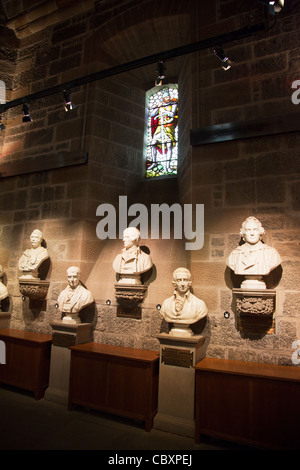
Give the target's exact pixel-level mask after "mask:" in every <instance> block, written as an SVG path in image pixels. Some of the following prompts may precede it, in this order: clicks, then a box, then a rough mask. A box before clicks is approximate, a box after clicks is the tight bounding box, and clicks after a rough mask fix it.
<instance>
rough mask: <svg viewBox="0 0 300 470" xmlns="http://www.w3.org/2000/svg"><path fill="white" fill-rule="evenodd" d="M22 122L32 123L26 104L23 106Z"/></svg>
mask: <svg viewBox="0 0 300 470" xmlns="http://www.w3.org/2000/svg"><path fill="white" fill-rule="evenodd" d="M23 114H24V116H23V122H30V121H32V117H31V116H30V111H29V106H28V104H26V103H24V104H23Z"/></svg>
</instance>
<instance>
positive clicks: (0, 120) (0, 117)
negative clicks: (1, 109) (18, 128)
mask: <svg viewBox="0 0 300 470" xmlns="http://www.w3.org/2000/svg"><path fill="white" fill-rule="evenodd" d="M4 130H5V125H4V124H3V123H2V116H1V115H0V131H4Z"/></svg>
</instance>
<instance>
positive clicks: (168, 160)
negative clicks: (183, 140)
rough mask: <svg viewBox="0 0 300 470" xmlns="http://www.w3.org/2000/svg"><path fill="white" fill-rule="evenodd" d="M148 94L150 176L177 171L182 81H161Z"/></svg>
mask: <svg viewBox="0 0 300 470" xmlns="http://www.w3.org/2000/svg"><path fill="white" fill-rule="evenodd" d="M146 98H147V126H146V127H147V129H146V136H145V140H146V145H145V147H146V178H155V177H159V176H165V175H176V174H177V160H178V85H177V84H169V85H158V86H155V87H154V88H151V90H149V91H148V92H147V94H146Z"/></svg>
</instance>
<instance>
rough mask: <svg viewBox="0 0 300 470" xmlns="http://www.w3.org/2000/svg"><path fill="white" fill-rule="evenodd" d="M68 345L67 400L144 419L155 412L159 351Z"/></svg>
mask: <svg viewBox="0 0 300 470" xmlns="http://www.w3.org/2000/svg"><path fill="white" fill-rule="evenodd" d="M70 349H71V365H70V386H69V404H68V407H69V409H70V410H71V409H72V407H73V406H74V405H82V406H85V407H88V408H92V409H95V410H99V411H105V412H107V413H111V414H116V415H119V416H123V417H127V418H131V419H135V420H140V421H144V422H145V430H146V431H150V430H151V428H152V426H153V418H154V416H155V414H156V413H157V406H158V405H157V402H158V368H159V353H158V352H156V351H147V350H142V349H133V348H124V347H119V346H111V345H105V344H98V343H86V344H81V345H78V346H73V347H71V348H70Z"/></svg>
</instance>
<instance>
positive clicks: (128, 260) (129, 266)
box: [113, 227, 153, 284]
mask: <svg viewBox="0 0 300 470" xmlns="http://www.w3.org/2000/svg"><path fill="white" fill-rule="evenodd" d="M123 243H124V248H123V250H122V251H121V253H119V254H118V255H117V256H116V257H115V259H114V262H113V268H114V270H115V272H116V273H118V274H119V280H118V283H121V284H141V274H142V273H144V272H146V271H149V269H151V267H152V264H153V263H152V260H151V257H150V256H149V255H148V254H147V253H144V251H142V250H141V248H140V246H139V245H140V231H139V230H138V229H137V228H136V227H128V228H126V229H125V230H124V232H123Z"/></svg>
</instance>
